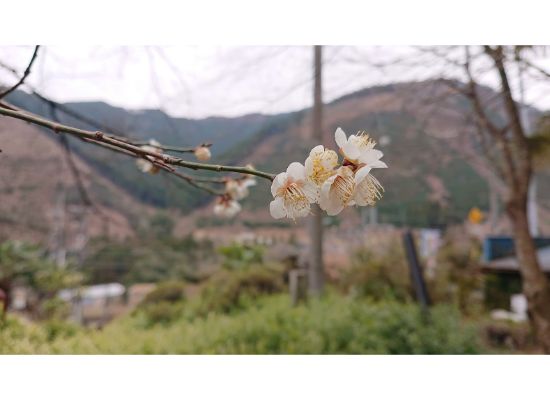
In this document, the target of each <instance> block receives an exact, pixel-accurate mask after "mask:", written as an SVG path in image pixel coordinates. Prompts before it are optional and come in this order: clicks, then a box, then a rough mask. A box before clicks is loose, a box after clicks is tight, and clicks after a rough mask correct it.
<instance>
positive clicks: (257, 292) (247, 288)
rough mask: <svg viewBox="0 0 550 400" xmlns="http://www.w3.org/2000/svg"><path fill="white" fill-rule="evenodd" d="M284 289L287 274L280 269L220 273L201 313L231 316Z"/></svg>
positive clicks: (203, 301)
mask: <svg viewBox="0 0 550 400" xmlns="http://www.w3.org/2000/svg"><path fill="white" fill-rule="evenodd" d="M284 289H285V284H284V282H283V273H282V272H281V271H279V270H278V269H270V268H267V267H252V268H248V269H244V270H238V271H219V272H218V273H217V274H215V275H214V276H213V277H212V278H211V280H210V281H209V282H208V285H207V286H206V287H205V288H204V290H203V292H202V295H201V302H200V305H199V313H200V314H202V315H204V314H208V313H209V312H212V311H220V312H225V313H227V312H231V311H233V310H236V309H243V308H245V307H246V306H247V305H248V304H250V303H251V302H252V301H253V300H255V299H257V298H259V297H260V296H263V295H267V294H273V293H278V292H281V291H283V290H284Z"/></svg>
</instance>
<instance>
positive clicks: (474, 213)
mask: <svg viewBox="0 0 550 400" xmlns="http://www.w3.org/2000/svg"><path fill="white" fill-rule="evenodd" d="M484 218H485V214H483V212H482V211H481V210H480V209H479V208H477V207H474V208H472V209H471V210H470V212H469V213H468V221H469V222H470V223H472V224H479V223H481V221H483V219H484Z"/></svg>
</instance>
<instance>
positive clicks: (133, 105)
mask: <svg viewBox="0 0 550 400" xmlns="http://www.w3.org/2000/svg"><path fill="white" fill-rule="evenodd" d="M519 47H522V48H521V49H519ZM33 50H34V49H33V47H32V46H31V47H29V46H22V47H0V89H6V88H10V87H12V86H13V85H14V84H16V83H17V82H18V81H19V80H20V79H21V77H22V76H24V74H25V70H26V68H27V66H28V65H29V60H30V58H31V56H32V54H33ZM315 51H317V53H315ZM485 53H486V51H484V49H483V48H482V47H479V48H478V47H467V48H465V47H464V46H447V47H397V46H395V47H392V46H378V47H374V46H370V47H351V46H323V47H319V46H317V47H316V49H315V48H314V47H312V46H269V47H207V46H201V47H161V46H150V47H137V46H133V47H85V46H84V47H83V46H81V47H56V46H42V47H40V50H39V51H38V53H37V55H36V59H35V60H34V63H33V64H32V70H31V71H30V73H29V74H28V76H27V77H26V79H25V81H24V83H23V84H21V85H20V86H18V87H17V89H16V90H13V91H11V92H10V93H9V94H7V95H6V96H4V97H3V98H2V101H4V102H6V103H7V104H10V105H13V106H15V107H18V108H20V109H23V110H26V111H28V112H31V113H34V114H38V115H40V116H43V117H45V118H48V119H51V120H54V121H58V122H60V123H64V124H66V125H70V126H74V127H79V128H82V129H87V130H92V131H96V130H101V131H105V132H111V133H116V134H121V135H123V136H126V137H129V138H132V139H133V140H136V141H148V140H150V139H155V140H157V141H159V142H160V143H162V144H164V145H170V146H182V147H185V146H191V147H194V146H197V145H199V144H201V143H212V144H213V145H212V147H211V152H212V160H211V162H212V163H215V164H225V165H242V166H244V165H246V164H252V165H254V166H255V167H256V168H258V169H260V170H262V171H268V172H271V173H279V172H281V171H284V170H285V169H286V166H287V165H288V164H289V163H290V162H292V161H299V162H302V163H303V162H304V160H305V158H306V157H307V156H308V155H309V150H310V149H311V148H312V147H313V146H315V145H317V144H319V143H322V144H325V145H326V146H329V147H332V148H336V145H335V143H334V139H333V134H334V131H335V130H336V128H337V127H342V128H343V129H344V131H346V133H348V134H353V133H356V132H357V131H367V132H368V133H369V134H370V135H371V137H372V138H374V139H375V140H376V141H377V142H378V145H377V148H379V149H380V150H382V151H383V152H384V158H383V160H384V161H385V162H386V163H387V164H388V166H389V168H388V169H378V170H376V171H375V172H373V174H374V175H375V176H376V177H377V178H378V179H379V180H380V182H381V183H382V185H383V186H384V188H385V192H384V196H383V198H382V199H381V200H380V201H379V202H378V203H377V205H376V206H375V207H348V208H347V209H345V210H344V211H343V212H342V213H341V214H340V215H338V216H336V217H328V216H326V215H325V214H323V217H322V218H320V226H321V228H318V225H317V228H313V230H314V229H317V231H318V230H319V229H321V230H322V232H323V239H322V244H323V246H322V248H323V251H322V256H323V257H322V258H321V262H320V263H319V260H316V258H315V257H314V256H313V257H312V248H316V246H315V241H316V240H317V241H318V239H316V238H318V235H315V234H312V226H313V227H315V226H316V225H312V220H313V219H315V217H311V218H309V219H305V220H296V221H292V220H274V219H273V218H272V217H271V216H270V214H269V202H270V201H271V200H272V196H271V193H270V189H269V188H270V182H269V181H267V180H263V179H260V178H258V179H257V185H256V186H253V187H251V188H250V195H249V196H248V197H246V198H245V199H244V200H243V201H242V211H241V212H240V213H239V214H237V215H236V216H235V217H232V218H223V217H221V216H219V215H216V214H215V213H214V212H213V207H214V203H215V198H214V197H213V196H212V195H210V194H209V193H205V192H203V191H200V190H197V189H196V188H194V187H192V186H190V185H188V184H187V183H186V182H184V181H181V180H177V179H174V177H173V176H171V175H169V174H162V173H160V174H157V175H147V174H143V173H142V172H141V171H140V170H139V169H138V168H136V165H135V161H134V160H132V159H129V158H128V157H125V156H124V155H120V154H117V153H114V152H110V151H108V150H105V149H102V148H99V147H95V146H93V145H90V144H89V143H85V142H83V141H80V140H78V139H76V138H74V137H66V136H64V135H58V134H55V133H53V132H51V131H48V130H46V129H42V128H40V127H38V126H33V125H30V124H27V123H25V122H23V121H20V120H16V119H11V118H8V117H4V116H1V117H0V149H1V151H2V152H1V153H0V165H1V168H0V193H1V194H2V201H1V202H0V289H1V290H2V291H1V292H0V295H2V297H0V302H2V303H3V304H4V305H5V310H4V313H3V320H2V322H0V324H1V325H0V353H31V354H37V353H38V354H42V353H96V354H105V353H114V354H121V353H140V354H143V353H147V354H149V353H154V354H165V353H185V354H197V353H200V354H203V353H213V354H225V353H232V354H250V353H253V354H272V353H285V354H296V353H298V354H300V353H313V354H330V353H344V354H371V353H381V354H403V353H413V354H462V353H468V354H470V353H472V354H473V353H539V352H542V351H544V343H543V342H542V343H541V339H540V338H537V335H536V332H535V331H534V330H533V327H534V326H536V325H533V322H532V319H531V321H530V318H529V313H528V311H527V309H528V307H527V299H526V297H525V296H524V295H523V294H522V292H524V291H525V282H524V281H523V280H522V276H523V275H522V272H521V271H524V270H525V271H527V270H526V269H523V267H522V261H521V260H524V258H522V257H519V258H518V256H517V254H516V251H515V248H514V242H515V238H516V236H515V233H516V231H517V229H516V228H515V227H516V226H517V225H515V224H514V223H513V221H511V220H510V215H517V214H513V213H512V214H510V207H509V200H510V197H511V195H510V193H511V192H514V191H515V187H514V186H513V185H514V184H515V183H513V182H514V180H513V179H512V180H508V179H507V176H506V173H504V175H503V174H501V173H500V170H501V169H503V170H505V171H506V170H507V169H506V167H507V166H508V167H510V166H511V167H512V170H513V169H514V168H513V167H514V166H515V165H514V163H511V164H510V163H507V160H506V157H502V156H501V155H500V154H499V153H498V151H499V149H500V147H498V146H499V142H498V140H497V139H495V138H494V137H493V136H491V134H490V132H491V127H490V125H491V124H495V125H500V126H503V127H504V128H503V129H504V130H508V129H510V128H509V125H507V124H508V121H510V120H512V121H513V118H512V119H510V118H509V117H510V115H511V114H510V108H509V107H508V104H507V103H506V98H507V97H506V96H507V94H508V93H509V94H510V95H511V96H512V98H513V99H514V101H515V107H516V108H515V109H516V111H517V113H518V114H519V118H520V125H521V128H522V131H523V133H524V136H525V138H526V140H525V142H521V145H518V146H519V147H517V148H516V147H514V146H515V142H514V143H512V142H510V143H511V144H510V146H511V148H512V153H514V154H515V153H516V152H518V153H521V149H522V148H523V147H521V146H525V148H526V149H528V151H529V155H530V156H529V157H530V158H529V166H530V168H531V169H532V174H529V176H528V178H529V180H528V182H527V183H528V186H529V189H528V200H527V201H526V216H527V218H528V225H529V236H530V237H531V238H534V245H535V247H536V249H535V250H534V253H533V251H531V253H533V254H535V257H536V258H537V260H538V267H539V269H540V271H541V273H540V274H539V275H538V276H537V278H536V279H535V284H536V281H537V279H538V281H541V280H545V281H546V280H547V278H546V274H547V273H548V272H550V169H549V163H548V161H549V158H550V157H549V153H548V151H549V150H548V149H550V124H549V123H548V121H549V120H548V117H547V111H548V110H549V109H550V97H549V96H548V83H550V75H549V74H548V73H547V72H546V71H547V70H550V56H548V54H547V49H546V48H530V47H528V46H516V48H510V49H505V54H506V56H507V57H508V58H506V62H505V68H506V72H508V82H509V83H510V87H509V88H506V87H504V88H503V86H502V82H501V78H502V75H501V74H500V75H499V72H500V71H499V70H498V68H496V67H495V65H493V63H492V61H491V58H490V57H488V56H487V54H485ZM315 54H317V58H315V56H314V55H315ZM315 61H317V62H315ZM472 82H473V84H474V87H475V94H476V98H472V97H471V96H469V95H468V93H471V92H468V90H471V89H472V86H470V85H469V84H470V83H472ZM316 88H317V89H316ZM315 93H317V96H314V94H315ZM314 99H317V100H316V104H314ZM476 99H478V100H479V102H478V103H476V101H475V100H476ZM476 106H477V107H478V109H477V110H476ZM507 107H508V108H507ZM314 108H315V109H316V110H317V111H318V110H321V111H322V112H321V113H320V114H319V113H315V112H312V110H313V109H314ZM479 108H481V109H482V110H483V113H482V114H481V115H485V116H486V117H487V120H488V121H489V126H486V125H487V124H486V123H487V120H486V121H485V122H484V120H483V118H480V117H479V115H480V113H479ZM476 112H477V113H476ZM484 123H485V124H486V125H484ZM316 124H317V125H316ZM314 126H320V127H321V128H320V129H313V127H314ZM487 132H489V133H487ZM503 135H504V136H503V138H504V139H503V140H505V141H507V140H511V139H509V136H507V135H508V134H507V133H506V132H504V131H503ZM507 143H508V142H507ZM495 149H496V150H495ZM518 149H519V150H518ZM185 157H187V158H188V159H189V160H194V157H193V155H192V154H191V155H189V156H185ZM500 165H504V167H503V168H500ZM229 175H231V174H229ZM512 175H513V174H512ZM195 176H201V177H216V176H219V174H218V175H216V174H215V173H210V172H204V173H195ZM231 176H236V175H234V174H233V175H231ZM518 179H519V178H518ZM510 182H512V183H510ZM520 186H521V185H520ZM313 233H315V232H313ZM317 244H318V243H317ZM527 253H528V251H527ZM313 264H316V265H313ZM315 268H320V269H321V270H322V279H320V280H319V282H317V283H313V284H312V281H311V271H312V270H313V269H315ZM531 283H532V282H531ZM545 285H547V282H546V283H545ZM548 307H550V304H548ZM530 322H531V323H530Z"/></svg>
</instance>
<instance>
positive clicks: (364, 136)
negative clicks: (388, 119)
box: [357, 132, 376, 150]
mask: <svg viewBox="0 0 550 400" xmlns="http://www.w3.org/2000/svg"><path fill="white" fill-rule="evenodd" d="M357 139H358V145H359V148H360V149H361V150H370V149H373V148H374V146H376V141H375V140H374V139H372V138H371V137H370V136H369V134H368V133H366V132H360V133H359V134H358V135H357Z"/></svg>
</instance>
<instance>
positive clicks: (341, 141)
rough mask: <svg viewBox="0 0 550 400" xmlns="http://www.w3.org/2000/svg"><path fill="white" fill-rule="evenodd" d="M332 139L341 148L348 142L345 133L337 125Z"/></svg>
mask: <svg viewBox="0 0 550 400" xmlns="http://www.w3.org/2000/svg"><path fill="white" fill-rule="evenodd" d="M334 140H335V141H336V144H337V145H338V147H340V148H343V147H344V145H345V144H346V143H347V142H348V139H347V137H346V133H345V132H344V131H343V130H342V128H340V127H338V129H336V132H334Z"/></svg>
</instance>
